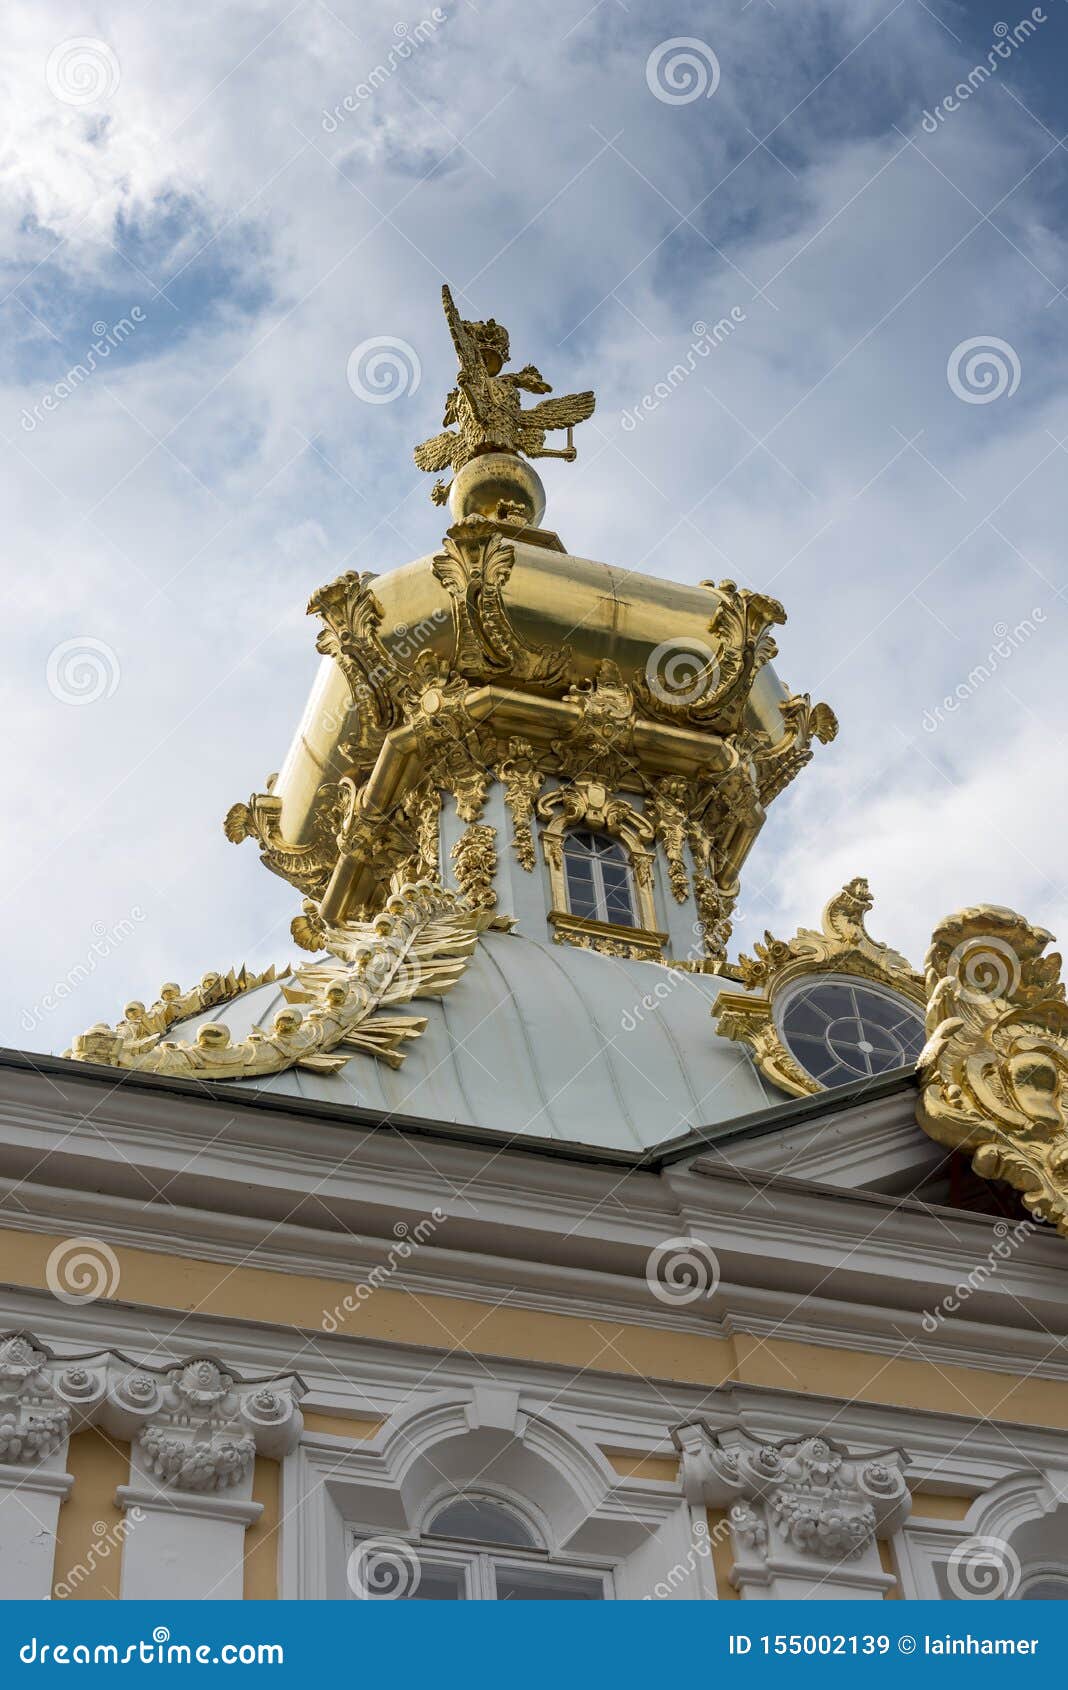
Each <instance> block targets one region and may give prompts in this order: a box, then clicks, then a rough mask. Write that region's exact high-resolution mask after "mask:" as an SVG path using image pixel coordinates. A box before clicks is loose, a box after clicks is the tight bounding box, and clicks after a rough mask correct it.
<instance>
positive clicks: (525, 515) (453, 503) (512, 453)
mask: <svg viewBox="0 0 1068 1690" xmlns="http://www.w3.org/2000/svg"><path fill="white" fill-rule="evenodd" d="M441 298H442V304H443V305H444V308H445V321H446V322H447V323H448V325H449V333H450V334H451V335H452V343H453V345H454V346H455V348H456V357H457V361H458V363H459V366H460V370H459V378H458V380H457V383H456V386H455V387H454V388H453V389H452V391H451V393H450V394H449V396H448V398H447V399H446V401H445V416H444V418H443V419H442V420H443V422H444V424H445V427H444V430H443V432H442V433H441V434H435V435H434V436H433V437H432V439H430V440H424V441H423V443H422V445H421V446H417V447H416V448H415V461H416V463H417V464H418V466H419V468H420V469H423V470H426V471H427V472H428V473H430V474H438V473H440V471H441V470H443V469H451V470H452V472H453V476H454V480H453V481H452V482H451V483H446V482H444V481H438V482H436V483H435V485H434V489H433V492H432V493H431V495H430V497H431V498H432V499H433V501H434V503H435V504H436V505H443V504H444V503H445V502H446V500H448V502H449V505H450V508H451V510H452V514H453V516H454V518H455V519H456V521H458V522H459V521H461V520H462V518H463V517H465V516H474V515H477V516H485V517H489V518H491V519H496V520H498V521H508V520H511V521H516V522H521V523H524V524H525V525H527V526H530V527H536V526H537V524H538V523H539V522H540V520H541V517H542V514H543V512H544V509H545V492H544V489H543V487H542V484H541V478H540V476H539V475H538V474H537V472H536V471H535V470H533V469H531V467H530V465H529V464H526V463H524V462H523V459H522V458H521V457H520V456H519V454H520V453H521V452H522V453H523V454H524V455H525V456H526V457H528V458H563V459H564V460H565V462H567V463H569V464H570V463H574V461H575V459H576V457H577V456H578V453H577V451H576V449H575V445H574V441H573V439H572V432H571V431H572V429H573V428H574V426H575V424H576V423H580V422H585V421H586V419H587V417H591V416H592V415H593V408H594V405H595V404H596V402H597V401H596V399H595V398H594V395H593V394H592V393H567V394H563V395H562V396H561V397H559V398H557V399H543V400H542V401H541V403H540V404H538V405H533V406H531V408H530V410H529V411H524V410H523V409H522V407H521V405H520V403H519V394H520V392H521V391H522V392H524V393H551V392H552V388H551V387H550V385H549V383H548V382H547V381H544V380H543V379H542V376H541V373H540V371H539V370H537V369H535V367H534V365H533V364H525V365H524V366H523V368H522V369H521V370H515V371H509V372H508V373H506V374H504V375H502V374H501V371H502V369H503V367H504V365H505V364H506V363H507V362H508V358H509V346H508V330H507V329H506V328H504V327H503V325H502V324H500V323H496V322H494V320H493V318H492V317H491V318H490V319H489V320H488V321H487V322H485V323H469V322H466V321H465V320H464V319H463V318H462V317H461V316H460V313H459V311H458V310H457V309H456V302H455V300H454V299H453V297H452V294H451V293H450V291H449V289H448V287H447V286H446V287H443V288H442V290H441ZM450 424H455V425H456V426H455V428H453V427H450ZM558 428H566V429H567V445H566V446H564V447H562V448H560V449H558V450H549V449H547V448H546V446H545V436H546V434H547V433H549V432H550V431H551V430H554V429H558ZM476 460H477V462H476ZM469 466H473V467H469Z"/></svg>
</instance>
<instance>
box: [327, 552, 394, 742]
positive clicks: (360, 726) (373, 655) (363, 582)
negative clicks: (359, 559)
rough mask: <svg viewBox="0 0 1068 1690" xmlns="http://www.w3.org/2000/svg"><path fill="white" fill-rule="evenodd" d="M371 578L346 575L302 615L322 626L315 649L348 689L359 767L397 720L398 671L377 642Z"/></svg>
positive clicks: (380, 615)
mask: <svg viewBox="0 0 1068 1690" xmlns="http://www.w3.org/2000/svg"><path fill="white" fill-rule="evenodd" d="M375 579H376V577H375V576H374V575H369V574H363V575H359V574H357V573H355V571H353V570H349V571H348V572H347V573H346V574H344V575H339V576H338V578H337V580H336V581H331V582H329V583H328V585H327V586H325V587H320V588H319V590H318V592H316V593H313V594H312V596H311V598H310V599H309V601H308V615H309V616H318V617H319V618H320V620H321V621H322V624H323V626H322V629H321V630H320V633H319V637H318V639H317V640H316V642H315V646H316V650H317V651H320V652H322V653H323V655H324V656H326V657H332V658H333V659H334V661H335V663H336V664H337V666H338V668H339V669H340V670H341V672H342V674H343V675H344V677H345V679H346V681H347V682H348V684H349V692H350V693H351V695H352V702H353V705H354V707H355V715H356V731H357V734H358V736H359V737H358V750H359V753H360V755H358V756H357V758H356V761H357V762H358V763H361V764H363V765H367V764H369V763H370V762H373V760H374V757H375V755H376V754H377V751H378V748H379V746H380V745H381V743H382V736H383V734H384V733H385V732H386V730H387V729H388V728H391V727H393V726H395V724H396V723H397V722H398V721H399V720H400V712H399V709H398V706H397V700H396V683H397V681H398V680H399V679H400V676H401V673H402V671H401V670H400V668H399V666H398V665H397V663H396V662H395V660H394V658H393V657H392V655H391V654H390V651H389V649H388V647H387V646H386V645H385V644H384V642H383V640H382V637H381V633H380V629H381V626H382V622H383V620H384V612H383V610H382V606H381V604H380V602H379V600H378V598H377V597H376V596H375V592H374V589H373V587H372V585H371V583H372V582H373V581H374V580H375Z"/></svg>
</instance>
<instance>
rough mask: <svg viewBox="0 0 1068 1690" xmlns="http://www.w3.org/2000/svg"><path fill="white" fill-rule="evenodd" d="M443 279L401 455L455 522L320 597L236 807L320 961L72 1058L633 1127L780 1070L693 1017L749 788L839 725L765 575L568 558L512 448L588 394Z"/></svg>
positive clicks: (595, 1126)
mask: <svg viewBox="0 0 1068 1690" xmlns="http://www.w3.org/2000/svg"><path fill="white" fill-rule="evenodd" d="M444 298H445V313H446V319H447V321H448V324H449V328H450V331H451V333H452V338H453V341H454V344H455V347H456V353H457V359H458V364H459V370H458V375H457V380H456V386H455V387H454V388H453V390H452V392H451V393H450V394H449V395H448V398H447V400H446V404H445V413H444V419H443V423H444V426H443V429H442V431H441V432H440V433H438V434H437V435H434V436H433V437H431V438H430V439H429V440H426V441H424V442H423V444H422V445H420V446H418V447H417V448H416V453H415V456H416V462H417V464H418V465H419V466H420V467H421V468H423V469H425V470H428V471H429V472H431V473H432V474H437V475H439V476H440V475H441V474H442V472H449V473H450V474H451V481H445V480H443V479H441V480H439V481H438V482H437V484H436V485H435V487H434V491H433V494H432V498H433V500H434V502H435V503H436V504H447V505H448V507H449V515H450V517H451V523H450V526H449V527H448V528H447V530H446V532H445V534H444V536H443V538H442V541H441V545H440V548H439V549H438V550H436V551H435V552H433V553H432V554H431V555H429V556H427V557H422V558H418V559H417V560H416V561H415V562H413V563H408V564H405V565H404V566H402V567H400V568H397V569H393V570H390V571H388V572H386V573H384V574H382V575H368V574H363V575H358V574H352V573H350V574H345V575H342V576H341V577H340V578H339V579H338V580H336V581H332V582H330V583H329V584H328V585H326V586H324V587H322V588H320V589H319V591H318V592H316V593H314V594H313V595H312V598H311V601H310V604H309V606H308V609H309V612H310V614H311V615H313V616H314V617H315V618H316V619H317V621H318V624H319V632H318V638H317V642H316V643H317V646H318V649H319V652H320V653H321V658H322V661H321V666H320V670H319V674H318V677H317V679H316V681H315V683H314V686H313V688H312V692H311V697H310V699H309V701H308V705H307V708H306V709H305V712H304V715H303V718H302V720H301V722H300V724H299V727H298V729H297V732H296V735H295V737H294V740H293V743H292V745H291V746H290V749H289V752H288V754H287V755H286V758H285V761H284V763H283V765H282V768H281V771H280V772H279V774H278V775H277V776H276V777H273V778H272V779H271V780H269V781H268V783H267V786H268V790H267V791H266V792H262V793H257V794H255V795H254V796H253V797H251V798H250V799H248V800H247V802H243V803H237V804H234V805H233V806H232V808H231V809H230V811H229V813H228V815H227V817H226V822H225V829H226V833H227V836H228V837H229V838H230V839H231V840H232V841H235V842H240V841H242V840H248V839H254V840H255V841H256V843H257V845H258V846H259V849H260V854H261V856H262V859H263V861H264V862H265V863H266V865H267V867H268V868H270V869H271V870H272V871H273V872H274V873H276V874H278V875H281V876H282V877H283V878H284V879H286V880H288V881H289V882H290V883H291V885H292V886H293V887H294V888H295V889H296V891H297V892H298V894H299V895H300V900H301V909H300V913H299V914H297V915H296V916H295V918H294V921H293V924H292V931H293V937H294V940H295V941H296V943H297V945H298V946H300V947H301V948H302V949H304V950H305V951H309V952H312V953H314V957H313V959H311V960H307V959H306V960H304V961H303V962H302V963H300V964H299V966H297V967H296V968H295V969H293V970H289V969H286V970H283V971H281V972H279V973H276V972H275V971H274V970H273V969H272V970H269V971H268V972H267V973H266V974H262V975H250V974H247V973H246V972H245V971H244V970H241V971H239V972H236V973H235V972H233V971H231V972H230V973H212V974H207V975H205V976H204V977H203V979H202V980H201V982H200V983H199V985H197V986H195V987H194V988H192V989H191V990H188V991H183V990H181V989H180V988H179V987H178V986H177V985H175V984H168V985H167V986H165V987H163V988H162V989H161V991H160V995H159V998H158V1000H157V1001H156V1002H155V1003H153V1004H151V1005H146V1004H145V1003H143V1002H141V1001H139V1000H134V1001H132V1002H131V1003H129V1004H127V1005H126V1009H125V1012H124V1015H123V1018H122V1020H121V1021H120V1022H119V1023H118V1024H117V1025H115V1026H106V1025H100V1026H97V1027H94V1028H91V1029H90V1030H89V1031H88V1032H87V1033H85V1034H83V1035H82V1036H81V1037H80V1038H79V1039H76V1040H75V1041H74V1045H73V1049H72V1051H71V1055H72V1056H73V1057H74V1058H75V1059H76V1060H79V1061H84V1062H98V1063H105V1064H108V1065H110V1066H113V1067H119V1068H128V1069H138V1070H140V1071H150V1072H155V1073H158V1074H162V1075H167V1076H172V1077H178V1078H181V1077H186V1078H188V1077H196V1078H197V1079H198V1080H201V1081H202V1080H225V1081H235V1080H236V1081H245V1082H249V1083H256V1084H259V1085H266V1086H267V1087H269V1089H270V1090H271V1091H272V1092H275V1093H278V1094H281V1095H289V1094H292V1095H297V1096H305V1097H308V1096H311V1097H315V1098H316V1099H318V1100H320V1101H322V1102H326V1103H331V1104H335V1105H341V1106H342V1107H344V1108H351V1107H352V1106H360V1107H363V1108H365V1109H371V1110H374V1111H378V1112H379V1115H380V1116H381V1117H383V1118H386V1119H391V1120H395V1119H397V1118H400V1117H403V1118H411V1119H419V1120H427V1119H433V1120H437V1121H456V1122H460V1123H463V1124H464V1125H465V1126H475V1127H481V1128H484V1129H487V1130H491V1131H493V1132H495V1133H497V1132H505V1133H508V1134H511V1135H516V1134H522V1135H526V1136H531V1137H545V1138H549V1139H562V1140H567V1141H571V1142H584V1143H597V1144H602V1145H605V1146H609V1147H611V1148H612V1149H622V1148H624V1147H626V1146H631V1147H633V1146H639V1147H641V1148H645V1147H646V1146H647V1145H649V1144H652V1143H657V1142H662V1141H663V1140H665V1139H669V1138H672V1137H674V1136H676V1135H677V1134H678V1133H680V1132H685V1131H687V1130H691V1129H694V1128H696V1127H699V1126H701V1125H703V1124H706V1123H707V1122H708V1121H710V1120H729V1119H736V1118H738V1117H739V1116H740V1115H744V1114H745V1113H746V1112H747V1111H752V1110H754V1109H759V1108H761V1107H764V1106H766V1105H767V1103H768V1102H769V1101H771V1100H772V1099H773V1098H774V1097H775V1096H776V1095H778V1094H779V1093H778V1092H777V1090H776V1088H778V1087H780V1085H781V1073H782V1064H781V1063H780V1065H779V1067H776V1068H773V1069H769V1068H768V1064H767V1060H766V1052H765V1051H764V1048H763V1046H764V1044H765V1043H766V1042H767V1039H766V1035H765V1034H764V1033H763V1032H762V1031H761V1030H760V1029H758V1030H757V1032H756V1033H754V1034H752V1035H751V1036H748V1035H750V1023H749V1022H748V1021H747V1022H746V1030H747V1036H748V1043H747V1042H746V1040H745V1039H741V1038H738V1039H737V1040H735V1039H734V1038H733V1037H727V1038H719V1037H717V1036H716V1024H715V1020H714V1017H713V1011H714V1007H715V1004H716V1001H717V998H718V997H719V995H720V994H721V993H722V991H723V988H724V985H725V983H727V984H729V985H731V986H732V987H734V988H736V987H737V985H738V984H739V981H740V975H739V971H738V969H737V968H736V967H733V966H732V965H731V964H729V963H728V962H727V945H728V941H729V938H730V932H731V912H732V909H733V906H734V902H735V899H736V897H737V894H738V882H739V876H740V873H741V870H742V866H743V864H744V862H745V859H746V856H747V855H748V853H749V851H750V849H751V848H752V845H753V842H754V840H755V839H756V837H757V835H758V833H759V832H760V828H761V826H762V825H763V822H764V817H765V814H766V812H767V807H768V805H769V804H770V802H771V800H772V799H773V798H774V797H776V795H777V794H778V793H779V792H781V791H782V789H783V788H784V787H785V786H786V785H787V784H788V782H789V781H791V780H792V779H793V777H794V776H795V775H796V774H797V772H798V771H799V770H800V769H801V768H802V767H803V766H804V764H805V763H807V762H808V760H809V758H810V757H811V755H812V749H813V742H814V741H815V740H824V741H826V740H829V739H831V738H833V736H834V734H835V732H836V731H837V724H836V722H835V719H834V715H833V713H832V711H831V710H830V709H829V707H828V706H827V705H825V704H816V705H813V704H812V703H811V701H810V699H809V697H808V695H807V694H804V693H791V692H788V691H787V689H786V688H785V687H784V686H783V685H782V683H781V682H780V681H779V679H778V678H777V676H776V674H775V672H774V670H773V668H772V659H773V658H774V657H775V655H776V646H775V641H774V637H773V631H774V629H775V628H776V626H777V625H778V624H780V623H782V622H783V621H784V620H785V617H784V613H783V609H782V606H781V605H780V604H778V603H777V601H776V600H775V599H773V598H770V597H768V596H767V595H765V594H763V593H760V592H758V591H753V590H750V589H748V588H745V587H740V586H738V585H736V584H735V583H734V582H733V581H720V582H717V583H712V582H706V583H703V584H701V585H699V586H692V585H691V586H684V585H679V584H677V583H673V582H670V581H665V580H661V579H658V578H655V577H652V576H648V575H641V574H637V573H633V572H627V571H625V570H622V569H616V568H613V567H611V566H610V565H608V564H604V563H596V562H593V561H591V560H590V559H588V558H583V557H575V556H573V555H572V554H571V553H569V552H568V551H567V550H566V549H565V547H564V545H563V543H562V541H561V540H560V539H559V537H558V536H557V535H556V534H555V533H553V532H552V531H551V529H549V528H547V527H545V526H544V525H543V516H544V510H545V494H544V489H543V487H542V483H541V480H540V478H539V476H538V473H537V470H536V469H535V467H534V464H533V462H532V461H531V460H532V459H533V460H537V459H538V458H539V457H558V458H562V459H564V460H565V461H573V460H574V458H575V456H576V449H575V445H574V438H573V431H574V429H575V428H576V427H577V426H578V425H579V424H581V423H582V422H583V421H584V420H585V419H586V418H588V417H589V416H590V415H591V413H592V411H593V408H594V396H593V394H592V393H576V394H566V395H563V396H555V395H550V388H549V384H548V383H547V382H546V381H545V380H544V379H543V378H542V376H541V374H540V372H539V371H538V370H537V369H535V368H534V366H533V365H530V364H527V365H525V366H523V368H521V369H520V370H518V371H515V372H512V371H510V370H509V369H508V368H507V365H508V358H509V344H508V335H507V332H506V331H505V330H504V328H503V327H502V326H501V325H500V324H498V323H495V322H493V321H488V322H468V321H465V320H464V319H462V318H461V317H460V316H459V313H458V312H457V310H456V308H455V306H454V304H453V301H452V297H451V295H450V294H449V292H448V290H447V289H446V290H445V296H444ZM525 396H532V397H533V399H534V402H533V403H528V402H527V399H526V397H525ZM562 431H563V439H564V440H565V442H566V443H565V444H563V445H560V446H550V445H547V444H546V441H547V439H553V438H557V439H558V438H560V437H561V432H562ZM655 965H659V966H655ZM724 976H725V977H726V981H725V979H724ZM454 988H455V990H454ZM446 993H448V994H449V996H448V1002H447V1005H446V1004H443V1003H442V1001H441V1000H442V999H443V998H444V996H445V994H446ZM735 996H737V993H736V992H735ZM650 1006H651V1007H650ZM415 1011H418V1013H416V1012H415ZM654 1011H655V1013H654ZM733 1013H734V1017H735V1020H737V1018H738V1012H737V1009H736V1008H735V1010H734V1012H733ZM733 1024H734V1023H733V1022H732V1023H731V1025H732V1026H733ZM622 1029H626V1030H627V1031H628V1037H627V1040H626V1045H625V1048H624V1047H623V1046H622V1045H621V1044H620V1043H619V1035H620V1032H621V1030H622ZM754 1038H755V1039H756V1041H757V1043H758V1044H759V1045H760V1050H759V1051H758V1052H757V1054H756V1056H755V1057H754V1053H753V1050H752V1049H751V1048H750V1047H751V1046H752V1045H753V1039H754Z"/></svg>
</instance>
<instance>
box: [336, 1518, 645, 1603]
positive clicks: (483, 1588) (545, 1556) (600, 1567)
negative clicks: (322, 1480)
mask: <svg viewBox="0 0 1068 1690" xmlns="http://www.w3.org/2000/svg"><path fill="white" fill-rule="evenodd" d="M382 1535H383V1534H382V1532H381V1530H378V1531H375V1529H374V1528H373V1527H368V1526H354V1525H351V1524H350V1526H349V1528H348V1532H347V1534H346V1537H347V1550H346V1555H351V1554H352V1552H353V1551H354V1550H355V1549H356V1547H357V1545H358V1544H359V1543H361V1542H362V1541H364V1540H365V1539H371V1538H375V1539H379V1538H381V1537H382ZM390 1536H391V1537H392V1538H393V1539H394V1541H395V1542H397V1543H405V1544H407V1545H408V1546H409V1547H410V1548H411V1551H412V1554H413V1556H414V1557H415V1558H416V1559H417V1560H418V1561H419V1562H420V1564H421V1565H425V1566H427V1567H434V1566H437V1567H460V1568H461V1569H462V1571H463V1575H464V1593H463V1596H462V1597H461V1598H460V1600H461V1601H467V1602H495V1601H496V1600H497V1584H496V1572H495V1569H496V1568H497V1567H508V1568H514V1569H515V1570H516V1571H519V1570H523V1571H526V1572H542V1573H545V1574H547V1575H548V1576H549V1577H552V1576H553V1575H554V1574H557V1573H560V1574H563V1575H565V1576H566V1575H568V1574H572V1575H575V1576H578V1577H582V1578H588V1579H600V1581H601V1586H602V1598H601V1599H602V1600H603V1601H606V1602H609V1601H613V1600H614V1599H615V1585H614V1580H613V1576H612V1570H611V1567H610V1566H609V1565H608V1564H606V1563H603V1562H602V1563H601V1564H597V1563H595V1562H590V1561H582V1560H579V1559H577V1558H575V1559H569V1558H566V1557H563V1556H560V1555H550V1554H549V1552H548V1551H547V1550H545V1549H525V1550H524V1549H516V1548H515V1547H514V1546H511V1545H509V1546H508V1547H505V1546H503V1545H502V1546H501V1548H500V1549H494V1548H493V1546H492V1545H485V1544H477V1543H465V1542H462V1541H460V1540H459V1539H456V1538H451V1539H450V1538H435V1537H430V1536H423V1535H421V1534H419V1535H406V1534H404V1533H400V1532H394V1533H390ZM348 1595H349V1596H350V1597H351V1598H352V1599H353V1600H354V1601H358V1600H360V1598H359V1597H357V1596H356V1593H355V1592H354V1591H353V1590H351V1589H350V1590H349V1591H348ZM372 1600H373V1598H372ZM382 1600H385V1601H388V1600H389V1597H388V1596H386V1597H383V1598H382ZM594 1600H596V1598H594Z"/></svg>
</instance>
